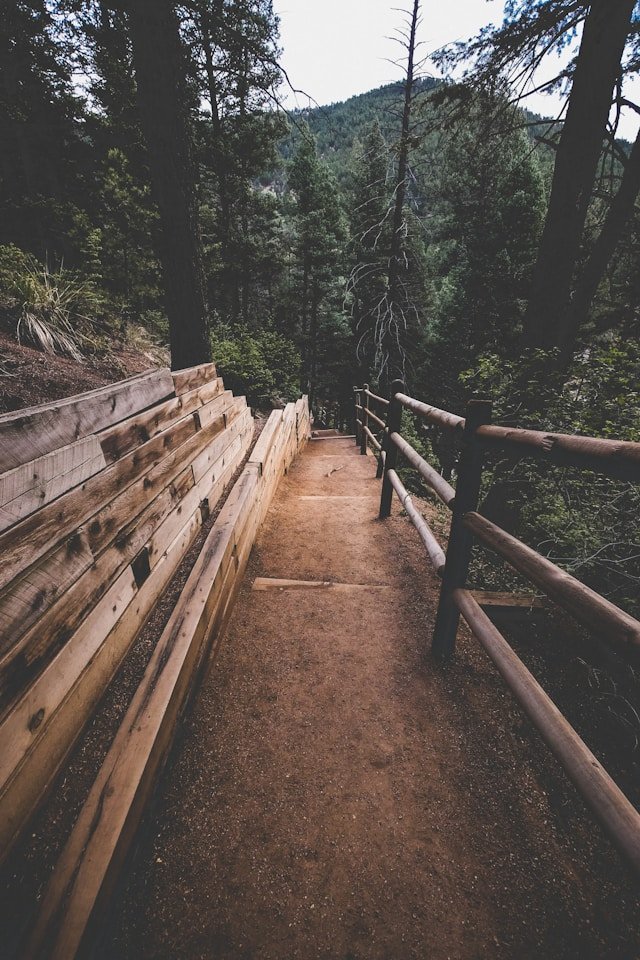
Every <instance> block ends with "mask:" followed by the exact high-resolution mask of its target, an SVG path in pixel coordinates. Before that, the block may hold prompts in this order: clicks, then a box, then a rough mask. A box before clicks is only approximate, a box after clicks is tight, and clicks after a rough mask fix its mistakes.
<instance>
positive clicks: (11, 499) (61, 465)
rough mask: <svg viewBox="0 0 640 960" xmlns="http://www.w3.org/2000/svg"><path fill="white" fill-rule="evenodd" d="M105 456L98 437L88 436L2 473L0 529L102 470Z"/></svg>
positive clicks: (104, 464)
mask: <svg viewBox="0 0 640 960" xmlns="http://www.w3.org/2000/svg"><path fill="white" fill-rule="evenodd" d="M105 466H106V460H105V458H104V454H103V452H102V448H101V446H100V443H99V441H98V440H97V439H96V437H93V436H92V437H86V438H85V439H84V440H78V441H77V443H71V444H69V445H68V446H66V447H61V448H60V449H59V450H54V451H53V452H52V453H47V454H45V455H44V456H43V457H38V458H37V459H35V460H31V461H30V462H29V463H25V464H23V465H22V466H20V467H16V468H15V469H13V470H9V471H8V472H7V473H3V474H2V476H0V532H2V531H3V530H6V529H7V528H8V527H11V526H13V524H14V523H18V522H19V521H20V520H22V519H23V518H24V517H27V516H29V514H30V513H33V512H34V511H35V510H39V509H40V508H41V507H44V506H46V505H47V504H48V503H51V501H52V500H55V499H56V498H57V497H59V496H61V495H62V494H63V493H66V492H67V491H68V490H71V489H73V488H74V487H77V486H78V485H79V484H81V483H82V482H83V481H84V480H88V479H89V477H92V476H93V475H94V474H96V473H99V472H100V470H102V469H103V468H104V467H105Z"/></svg>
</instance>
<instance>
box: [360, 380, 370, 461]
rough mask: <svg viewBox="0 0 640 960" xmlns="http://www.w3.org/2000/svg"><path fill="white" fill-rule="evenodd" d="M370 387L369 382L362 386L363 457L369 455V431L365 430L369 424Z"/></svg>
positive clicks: (361, 439) (361, 450) (361, 443)
mask: <svg viewBox="0 0 640 960" xmlns="http://www.w3.org/2000/svg"><path fill="white" fill-rule="evenodd" d="M368 389H369V384H368V383H365V385H364V387H363V388H362V393H361V394H360V396H361V397H362V433H361V434H360V453H361V454H362V456H363V457H366V455H367V431H366V430H365V427H368V426H369V414H368V413H367V410H368V406H367V404H368V402H369V400H368V397H367V390H368Z"/></svg>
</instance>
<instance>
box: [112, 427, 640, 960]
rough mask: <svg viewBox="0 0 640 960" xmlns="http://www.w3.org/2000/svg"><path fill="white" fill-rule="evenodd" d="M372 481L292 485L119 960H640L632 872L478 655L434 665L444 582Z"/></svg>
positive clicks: (172, 776) (316, 470)
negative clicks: (385, 508)
mask: <svg viewBox="0 0 640 960" xmlns="http://www.w3.org/2000/svg"><path fill="white" fill-rule="evenodd" d="M374 475H375V462H374V461H373V459H372V458H371V457H366V458H365V457H361V456H359V455H358V451H357V448H356V446H355V444H354V442H353V440H350V441H349V440H344V439H336V440H329V439H326V440H314V441H311V442H310V444H309V446H308V448H307V450H306V451H305V453H304V455H303V457H302V458H301V459H300V460H299V461H298V462H297V463H296V464H295V465H294V467H293V468H292V470H291V471H290V474H289V476H288V477H287V478H286V479H285V480H284V481H283V483H282V485H281V487H280V490H279V493H278V495H277V498H276V500H275V502H274V505H273V507H272V509H271V511H270V514H269V516H268V518H267V521H266V524H265V527H264V528H263V531H262V533H261V535H260V538H259V541H258V544H257V547H256V548H255V550H254V553H253V556H252V559H251V563H250V566H249V569H248V571H247V575H246V577H245V581H244V584H243V587H242V590H241V593H240V595H239V599H238V602H237V605H236V608H235V612H234V615H233V619H232V622H231V624H230V626H229V628H228V631H227V638H226V640H225V642H224V643H223V645H222V651H221V653H220V656H219V659H218V661H217V663H216V665H215V667H214V668H213V670H212V671H211V672H210V674H209V676H208V678H207V679H206V680H205V681H204V683H203V686H202V688H201V690H200V693H199V696H198V699H197V702H196V703H195V705H194V709H193V711H192V713H191V715H190V717H189V720H188V721H187V723H186V725H185V729H184V731H183V735H182V737H181V742H180V744H179V751H177V752H176V759H175V762H174V765H173V767H172V769H171V771H170V773H169V774H168V775H167V778H166V780H165V785H164V788H163V791H162V795H161V797H160V799H159V801H158V804H157V808H156V810H155V812H154V815H153V817H152V818H151V821H150V823H149V828H148V830H147V836H146V839H145V840H144V841H143V843H142V844H141V847H140V849H139V851H138V856H137V861H136V863H135V865H134V869H133V871H132V873H131V876H130V879H129V883H128V886H127V889H126V890H125V891H124V893H123V896H122V898H121V901H120V903H119V905H118V907H117V909H116V911H115V915H114V917H113V923H112V925H111V931H112V933H111V939H110V941H109V943H108V944H107V945H106V948H105V955H106V956H108V957H119V958H123V960H124V958H131V960H133V958H135V960H142V958H167V960H168V958H176V960H178V958H185V960H197V958H206V960H214V958H215V960H218V958H220V960H289V958H293V957H299V958H303V960H315V958H327V960H329V958H332V960H333V958H341V960H365V958H366V960H369V958H370V960H383V958H384V960H405V958H413V957H415V958H429V960H444V958H452V960H466V958H485V957H500V958H515V957H518V958H527V957H529V958H534V957H535V958H543V957H551V958H555V957H558V958H560V957H562V958H564V957H572V958H576V960H577V958H580V960H586V958H594V960H595V958H596V957H597V958H599V960H601V958H605V957H619V958H628V960H631V958H632V957H636V956H637V955H638V947H639V944H638V940H637V933H636V928H635V926H634V902H633V901H634V892H633V887H632V884H631V881H630V879H629V878H628V877H627V876H626V874H625V873H624V870H623V869H622V868H621V867H620V866H619V863H618V861H617V859H616V857H615V854H613V853H611V851H610V850H609V848H608V845H607V844H606V842H604V841H603V840H602V839H601V837H600V835H599V832H598V831H597V829H596V828H595V827H593V825H592V823H591V821H590V820H589V818H588V816H587V815H586V814H584V813H583V811H582V807H581V805H580V802H579V800H577V799H576V797H575V795H574V793H573V791H572V790H571V788H570V787H568V786H567V785H566V784H565V781H564V779H563V777H562V775H561V774H560V773H559V772H558V770H557V768H556V767H555V765H554V762H553V761H552V760H550V759H549V757H548V755H547V754H546V752H545V751H544V749H542V748H541V747H540V745H539V744H538V742H537V739H536V738H535V735H533V734H532V733H531V731H530V729H529V727H528V725H527V724H526V723H525V722H524V721H523V720H522V718H521V717H520V715H519V714H518V712H517V710H515V709H514V708H513V706H512V703H511V700H510V698H509V696H508V694H507V693H505V691H504V689H503V688H502V686H501V684H500V682H499V681H498V680H497V679H496V677H495V675H494V674H493V672H492V671H491V668H490V667H489V666H488V664H487V663H486V661H485V660H484V659H483V658H482V656H481V655H480V654H479V652H478V651H477V649H476V647H475V646H473V645H472V644H471V643H470V641H469V639H468V637H465V635H464V634H463V636H462V639H461V651H460V656H459V657H458V659H457V660H456V662H455V663H454V664H453V665H452V666H451V667H449V668H448V669H447V670H445V671H441V670H439V669H437V668H436V667H435V666H434V665H433V664H432V663H431V661H429V660H428V659H426V660H425V659H424V658H423V656H422V650H423V647H424V644H425V639H426V638H428V637H429V636H430V633H431V629H432V622H433V615H434V608H435V602H434V601H435V598H436V597H437V581H436V580H435V578H433V577H432V575H431V573H430V572H429V570H428V565H427V563H426V561H425V559H424V558H423V557H422V555H421V552H420V548H419V545H418V543H417V539H416V538H415V537H414V536H413V531H412V529H411V528H410V526H409V524H408V522H407V521H406V519H404V518H402V517H400V516H399V515H397V514H396V515H395V516H394V517H392V518H391V520H389V521H387V522H385V523H380V522H379V521H378V520H377V519H376V516H377V506H378V497H379V490H380V486H379V481H376V480H375V476H374ZM256 578H268V579H273V578H278V579H287V580H296V581H299V580H306V581H331V582H332V583H339V584H343V585H344V586H341V587H339V588H336V587H327V586H316V587H313V586H309V585H307V586H298V587H295V586H294V585H291V586H290V587H287V588H281V587H278V586H270V584H269V583H266V584H264V583H262V584H261V586H263V587H266V589H252V587H253V585H254V583H255V580H256ZM636 919H637V918H636Z"/></svg>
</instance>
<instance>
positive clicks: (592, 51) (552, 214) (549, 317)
mask: <svg viewBox="0 0 640 960" xmlns="http://www.w3.org/2000/svg"><path fill="white" fill-rule="evenodd" d="M634 6H635V0H615V2H613V3H612V2H611V0H593V2H592V4H591V7H590V9H589V13H588V14H587V17H586V20H585V23H584V29H583V34H582V41H581V43H580V51H579V54H578V59H577V62H576V68H575V74H574V78H573V86H572V89H571V95H570V98H569V106H568V109H567V116H566V119H565V122H564V125H563V129H562V135H561V137H560V142H559V144H558V150H557V153H556V162H555V168H554V173H553V183H552V187H551V197H550V199H549V209H548V211H547V218H546V222H545V226H544V231H543V234H542V239H541V241H540V249H539V252H538V259H537V262H536V266H535V269H534V273H533V279H532V284H531V294H530V298H529V305H528V308H527V313H526V315H525V319H524V342H525V345H526V346H529V347H542V348H543V349H549V348H553V347H558V346H560V345H562V344H563V343H565V342H567V341H568V340H569V339H570V335H569V328H570V324H571V321H570V318H569V302H570V295H571V285H572V281H573V276H574V272H575V267H576V261H577V259H578V256H579V252H580V241H581V238H582V232H583V229H584V223H585V219H586V215H587V209H588V206H589V201H590V199H591V193H592V190H593V184H594V181H595V177H596V172H597V168H598V161H599V159H600V154H601V150H602V142H603V140H604V136H605V130H606V123H607V118H608V116H609V110H610V108H611V98H612V94H613V88H614V85H615V83H616V81H617V79H618V77H619V75H620V62H621V59H622V54H623V51H624V47H625V43H626V40H627V36H628V34H629V29H630V22H631V15H632V12H633V8H634Z"/></svg>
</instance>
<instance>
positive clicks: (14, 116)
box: [0, 0, 87, 266]
mask: <svg viewBox="0 0 640 960" xmlns="http://www.w3.org/2000/svg"><path fill="white" fill-rule="evenodd" d="M83 115H84V112H83V105H82V103H81V101H80V99H79V98H78V97H77V96H76V95H75V93H74V90H73V84H72V80H71V63H70V58H69V55H68V50H67V49H66V48H65V46H64V45H63V43H62V42H61V39H60V38H59V37H58V36H57V35H56V31H55V29H54V22H53V18H52V16H51V13H50V11H49V8H48V5H47V4H46V3H45V2H44V0H32V2H29V3H27V2H22V0H7V2H6V3H4V4H3V7H2V31H0V242H2V243H9V242H13V243H17V244H19V245H20V246H22V247H23V248H24V249H27V250H31V251H33V252H34V253H36V254H38V255H39V256H40V257H42V258H43V259H44V258H48V259H49V260H50V262H51V265H52V266H53V265H54V264H55V262H56V261H57V262H60V261H62V260H65V261H66V262H67V263H68V264H69V265H72V264H73V262H74V260H76V259H77V248H76V247H75V246H74V243H73V239H72V234H73V232H74V226H75V223H74V221H75V218H76V216H77V213H78V208H77V201H78V200H79V199H80V197H81V195H82V191H83V184H82V178H81V174H80V170H81V166H82V164H81V161H84V160H85V157H86V153H87V145H86V143H85V142H84V141H83V139H82V137H81V136H80V126H79V124H80V121H81V119H82V118H83Z"/></svg>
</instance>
